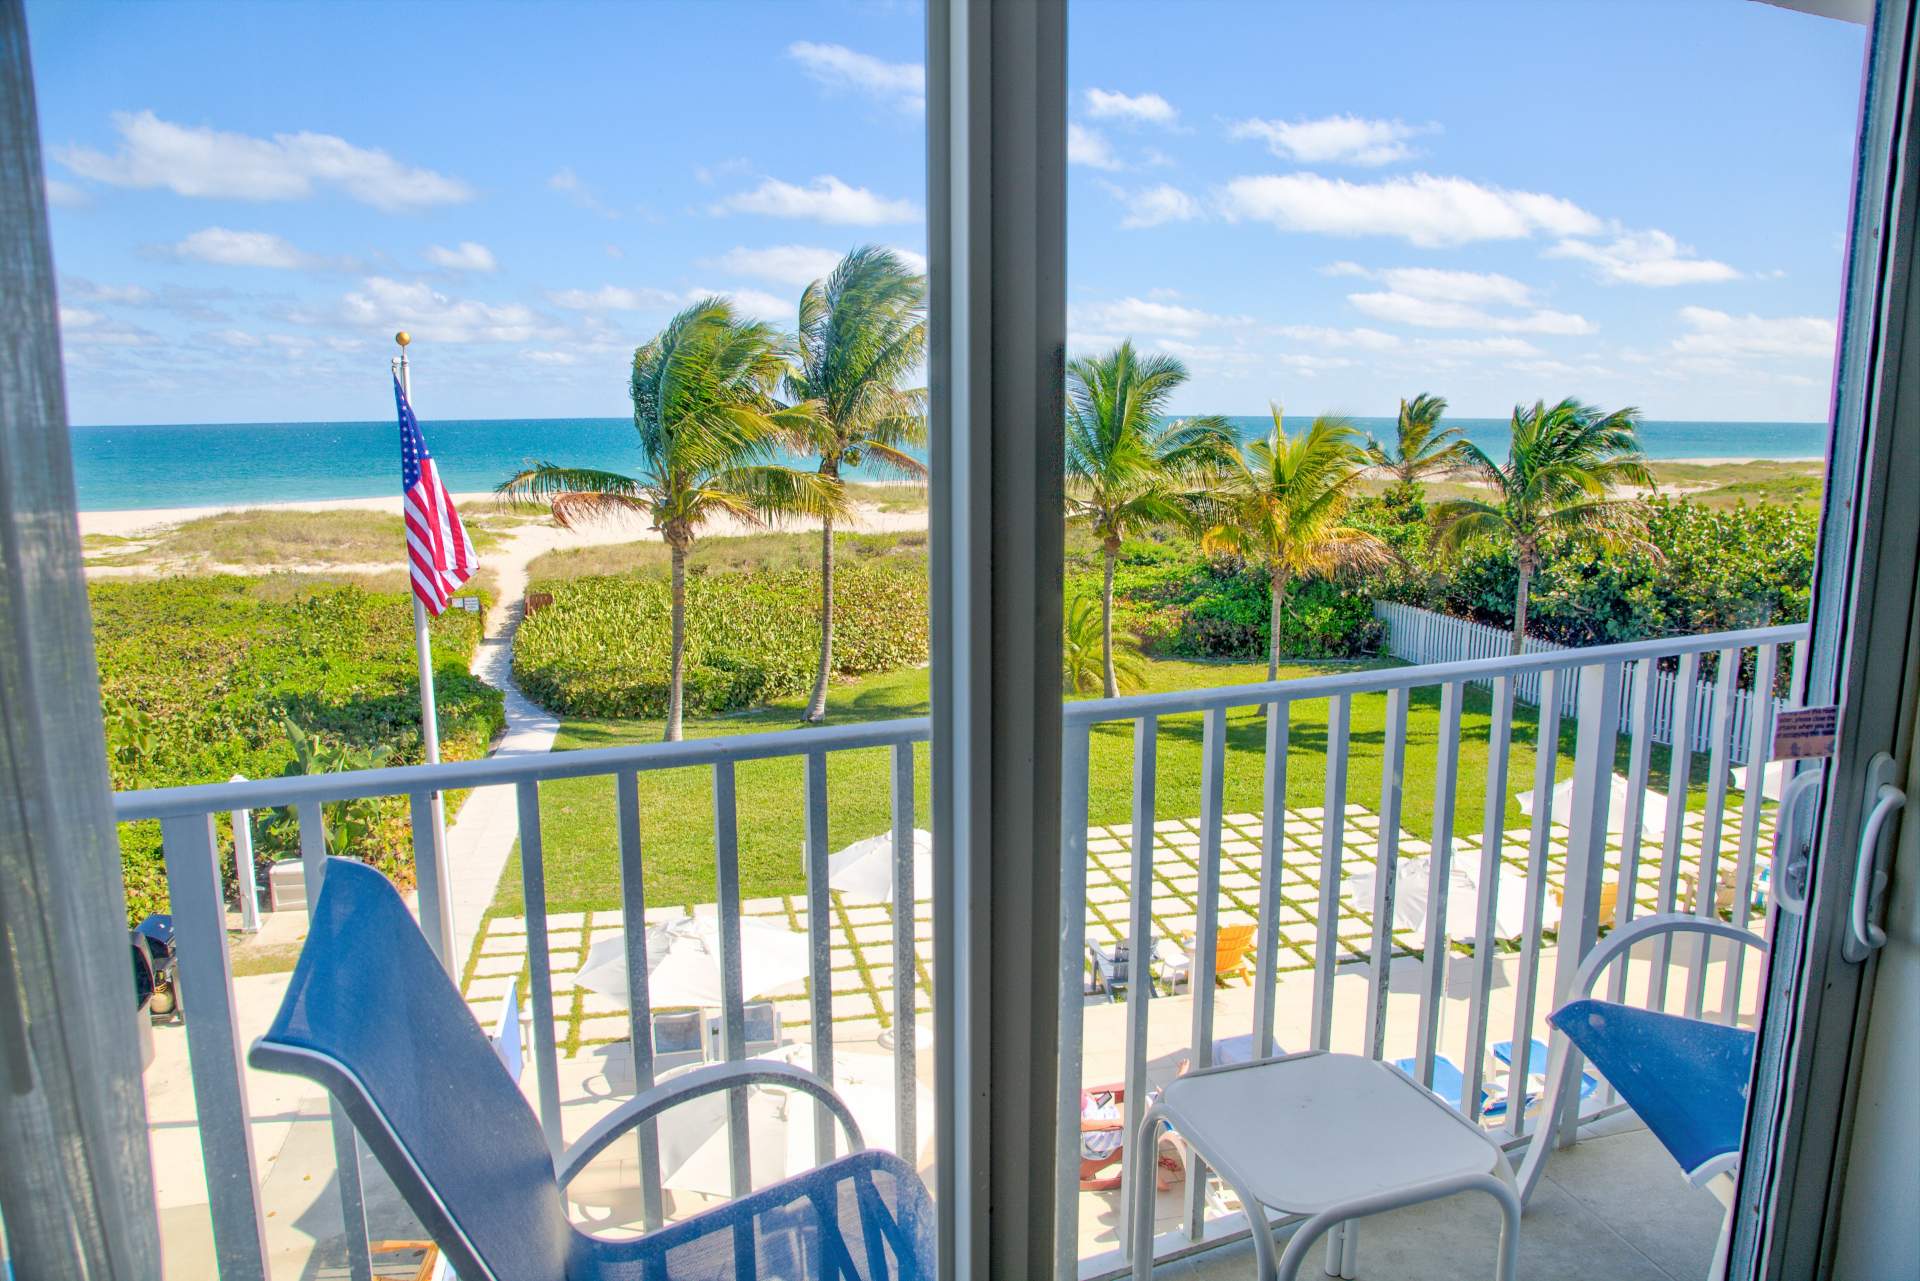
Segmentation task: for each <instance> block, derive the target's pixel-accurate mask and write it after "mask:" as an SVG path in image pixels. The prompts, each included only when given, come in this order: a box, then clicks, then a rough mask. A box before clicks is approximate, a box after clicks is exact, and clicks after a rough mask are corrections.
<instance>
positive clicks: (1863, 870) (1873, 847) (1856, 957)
mask: <svg viewBox="0 0 1920 1281" xmlns="http://www.w3.org/2000/svg"><path fill="white" fill-rule="evenodd" d="M1893 772H1894V766H1893V758H1892V757H1891V756H1889V755H1887V754H1886V753H1885V752H1881V753H1879V754H1878V755H1876V756H1875V757H1874V758H1873V760H1872V761H1870V762H1868V765H1867V799H1868V803H1869V804H1870V805H1871V808H1870V809H1869V810H1868V811H1867V821H1866V823H1865V824H1864V825H1863V826H1862V827H1861V829H1860V850H1859V853H1858V854H1857V855H1856V856H1855V857H1856V861H1855V863H1854V868H1853V901H1852V903H1851V905H1850V915H1849V918H1848V922H1847V925H1848V930H1847V935H1846V937H1845V938H1843V939H1842V940H1841V941H1840V954H1841V955H1842V956H1844V957H1845V958H1846V959H1847V960H1849V961H1852V962H1854V963H1855V964H1858V963H1859V962H1861V961H1864V960H1866V959H1867V957H1868V956H1870V955H1872V954H1873V952H1874V950H1875V949H1876V948H1880V947H1884V946H1886V942H1887V932H1886V931H1885V930H1883V929H1881V928H1880V927H1879V925H1877V924H1875V923H1874V920H1873V917H1874V915H1875V909H1876V908H1877V907H1878V905H1879V901H1880V896H1881V895H1882V894H1883V893H1885V892H1886V888H1887V874H1886V873H1885V872H1882V871H1880V870H1879V862H1880V860H1879V853H1880V833H1881V831H1882V830H1883V829H1884V828H1885V827H1886V825H1887V820H1888V819H1890V818H1892V817H1893V813H1894V811H1895V810H1898V809H1899V808H1900V807H1902V806H1903V805H1905V804H1906V803H1907V794H1906V793H1905V792H1903V791H1901V790H1900V789H1899V788H1898V787H1896V786H1894V785H1893V784H1892V783H1890V782H1888V781H1887V779H1889V778H1891V777H1892V775H1893Z"/></svg>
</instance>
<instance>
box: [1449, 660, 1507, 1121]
mask: <svg viewBox="0 0 1920 1281" xmlns="http://www.w3.org/2000/svg"><path fill="white" fill-rule="evenodd" d="M1512 745H1513V682H1512V681H1511V680H1509V679H1508V678H1507V677H1505V676H1496V677H1495V678H1494V681H1493V721H1492V723H1491V725H1489V727H1488V730H1487V793H1486V799H1485V801H1484V803H1483V805H1482V808H1481V811H1480V901H1479V904H1478V911H1477V912H1476V914H1475V916H1474V923H1473V990H1472V992H1471V993H1470V994H1469V996H1468V1004H1467V1061H1466V1065H1465V1066H1466V1070H1465V1072H1464V1073H1463V1075H1464V1076H1465V1077H1466V1086H1465V1092H1466V1097H1465V1098H1463V1099H1461V1101H1460V1106H1461V1107H1463V1108H1465V1109H1466V1112H1467V1117H1468V1118H1469V1119H1470V1120H1474V1121H1478V1120H1479V1119H1480V1111H1481V1097H1480V1096H1481V1091H1482V1088H1483V1087H1484V1086H1485V1084H1486V1061H1487V1023H1488V1018H1489V1014H1490V1006H1491V1003H1492V998H1493V966H1494V961H1495V954H1496V952H1497V951H1498V947H1497V945H1496V944H1495V942H1494V931H1495V928H1496V925H1497V923H1498V921H1499V908H1500V868H1501V858H1502V856H1503V854H1504V852H1505V851H1504V850H1503V849H1502V847H1503V846H1504V845H1505V843H1506V839H1507V757H1508V754H1509V749H1510V748H1511V747H1512Z"/></svg>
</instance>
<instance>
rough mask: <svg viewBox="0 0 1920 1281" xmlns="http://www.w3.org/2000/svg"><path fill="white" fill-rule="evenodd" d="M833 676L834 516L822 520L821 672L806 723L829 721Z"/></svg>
mask: <svg viewBox="0 0 1920 1281" xmlns="http://www.w3.org/2000/svg"><path fill="white" fill-rule="evenodd" d="M832 674H833V517H832V516H823V517H821V519H820V670H819V671H817V672H815V673H814V677H813V697H812V698H810V699H808V700H807V715H806V721H807V723H808V724H809V725H818V724H820V723H821V722H823V721H825V720H826V719H827V679H828V677H830V676H831V675H832Z"/></svg>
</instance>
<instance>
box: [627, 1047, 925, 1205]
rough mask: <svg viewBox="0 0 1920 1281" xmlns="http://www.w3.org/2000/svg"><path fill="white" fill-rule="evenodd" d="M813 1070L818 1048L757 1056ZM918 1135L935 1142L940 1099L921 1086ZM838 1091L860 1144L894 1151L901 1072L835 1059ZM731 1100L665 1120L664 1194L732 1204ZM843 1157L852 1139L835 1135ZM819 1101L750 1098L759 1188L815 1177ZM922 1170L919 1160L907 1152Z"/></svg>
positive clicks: (682, 1108)
mask: <svg viewBox="0 0 1920 1281" xmlns="http://www.w3.org/2000/svg"><path fill="white" fill-rule="evenodd" d="M756 1057H758V1058H762V1059H774V1060H778V1061H780V1062H783V1063H791V1064H794V1065H795V1066H796V1067H803V1068H807V1069H809V1070H811V1069H812V1067H813V1047H812V1046H811V1045H783V1046H781V1047H780V1048H779V1049H777V1050H774V1051H772V1052H771V1053H768V1054H762V1055H758V1056H756ZM913 1089H914V1106H915V1108H916V1109H917V1112H916V1115H917V1116H919V1117H921V1118H922V1122H921V1124H920V1125H919V1127H918V1129H919V1132H920V1133H921V1134H930V1133H931V1131H932V1127H931V1125H930V1123H928V1122H927V1121H926V1120H925V1118H930V1117H931V1116H932V1115H933V1094H932V1092H931V1091H929V1090H928V1089H927V1088H926V1087H925V1086H924V1085H920V1084H919V1083H918V1082H916V1083H915V1084H914V1087H913ZM833 1090H834V1093H835V1094H837V1095H839V1096H840V1098H841V1100H842V1101H843V1102H844V1103H846V1105H847V1110H848V1111H850V1112H852V1113H853V1119H854V1120H855V1121H856V1122H858V1123H859V1126H860V1137H861V1138H862V1139H863V1140H864V1141H865V1142H866V1145H867V1146H868V1147H869V1148H880V1149H884V1150H886V1151H890V1152H891V1151H895V1146H894V1145H895V1135H896V1133H897V1130H896V1126H895V1110H894V1064H893V1060H892V1059H891V1058H889V1057H887V1056H886V1055H881V1054H835V1055H834V1056H833ZM726 1122H727V1096H726V1095H725V1094H724V1093H718V1094H710V1095H706V1096H704V1097H702V1098H698V1099H693V1100H690V1101H689V1102H686V1103H683V1104H680V1105H678V1106H676V1107H674V1108H673V1109H672V1110H671V1111H668V1112H664V1113H662V1114H661V1116H660V1120H659V1135H660V1182H661V1185H662V1186H663V1187H667V1188H672V1189H676V1190H679V1191H684V1192H701V1193H705V1194H707V1195H708V1196H722V1197H724V1196H731V1195H732V1189H733V1183H732V1171H731V1167H730V1165H729V1163H728V1142H727V1125H726ZM834 1132H835V1135H836V1139H837V1142H838V1143H839V1145H840V1146H839V1149H838V1150H840V1151H845V1147H846V1137H845V1135H844V1134H842V1133H841V1132H840V1130H839V1128H838V1126H836V1127H835V1131H834ZM813 1135H814V1125H813V1101H812V1100H811V1099H808V1098H807V1097H806V1096H804V1095H801V1094H797V1093H794V1092H792V1091H789V1090H784V1089H780V1088H777V1087H774V1086H760V1085H756V1086H752V1087H750V1092H749V1094H748V1097H747V1144H748V1149H749V1151H750V1152H751V1153H752V1162H753V1168H752V1174H753V1183H754V1186H755V1187H764V1186H765V1185H766V1184H768V1183H771V1182H773V1181H775V1180H776V1179H783V1178H786V1177H787V1176H788V1175H791V1174H797V1173H799V1172H800V1171H802V1170H810V1169H812V1168H813V1167H814V1166H815V1165H816V1164H818V1162H816V1161H815V1160H814V1151H813V1142H814V1138H813ZM899 1155H901V1156H904V1157H905V1158H906V1159H907V1161H908V1162H909V1163H910V1164H913V1165H916V1166H917V1165H918V1164H919V1163H920V1162H919V1154H918V1153H916V1152H902V1153H900V1154H899Z"/></svg>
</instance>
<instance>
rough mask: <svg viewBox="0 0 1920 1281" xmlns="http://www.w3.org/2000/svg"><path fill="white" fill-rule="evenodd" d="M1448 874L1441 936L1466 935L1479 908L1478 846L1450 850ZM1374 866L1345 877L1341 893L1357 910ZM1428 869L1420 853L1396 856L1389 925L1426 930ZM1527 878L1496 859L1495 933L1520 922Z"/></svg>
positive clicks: (1550, 911) (1513, 929) (1511, 933)
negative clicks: (1458, 851) (1456, 850)
mask: <svg viewBox="0 0 1920 1281" xmlns="http://www.w3.org/2000/svg"><path fill="white" fill-rule="evenodd" d="M1452 872H1453V874H1452V876H1451V877H1449V878H1448V886H1447V937H1449V938H1455V939H1471V938H1473V937H1474V934H1475V931H1476V929H1477V927H1478V926H1477V920H1478V916H1479V911H1480V855H1479V852H1478V851H1466V852H1463V853H1456V854H1455V855H1454V857H1453V868H1452ZM1374 874H1375V872H1374V869H1373V868H1371V867H1369V868H1367V869H1366V870H1364V871H1360V872H1355V873H1354V874H1353V875H1352V876H1351V877H1349V878H1348V879H1347V886H1346V894H1347V898H1348V899H1350V900H1351V901H1352V902H1353V904H1354V905H1355V906H1356V907H1358V908H1359V909H1360V910H1361V911H1363V912H1366V911H1371V910H1372V907H1373V893H1374ZM1432 880H1433V873H1432V870H1431V865H1430V862H1429V860H1428V859H1427V858H1426V856H1424V855H1415V856H1414V857H1412V858H1403V859H1400V860H1399V861H1398V865H1397V870H1396V875H1395V892H1394V896H1393V924H1394V928H1396V929H1402V930H1412V931H1413V932H1414V933H1415V934H1416V935H1418V936H1421V937H1424V936H1425V935H1426V932H1427V904H1428V903H1429V902H1430V901H1431V894H1430V885H1431V882H1432ZM1526 893H1527V878H1526V877H1525V876H1522V875H1521V874H1520V873H1519V872H1517V871H1515V870H1514V869H1513V868H1511V867H1508V866H1507V864H1506V863H1505V862H1504V861H1502V862H1501V864H1500V880H1499V888H1498V892H1497V893H1496V894H1495V896H1494V908H1493V916H1494V922H1493V933H1494V937H1495V938H1503V939H1504V938H1518V937H1519V935H1520V932H1521V930H1522V929H1523V928H1524V927H1525V924H1526ZM1543 910H1544V911H1545V913H1546V914H1547V916H1548V918H1549V919H1548V920H1547V921H1546V924H1547V925H1548V926H1549V927H1551V925H1552V923H1553V920H1554V919H1557V917H1558V911H1557V909H1556V908H1555V906H1554V903H1553V899H1552V896H1548V898H1547V901H1546V905H1545V907H1544V909H1543Z"/></svg>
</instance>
